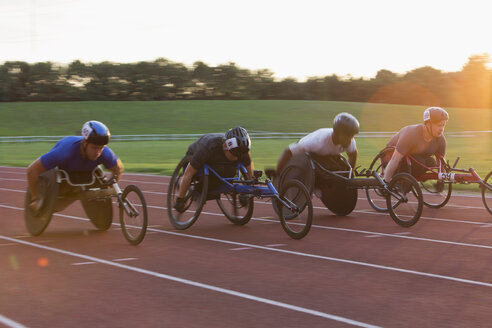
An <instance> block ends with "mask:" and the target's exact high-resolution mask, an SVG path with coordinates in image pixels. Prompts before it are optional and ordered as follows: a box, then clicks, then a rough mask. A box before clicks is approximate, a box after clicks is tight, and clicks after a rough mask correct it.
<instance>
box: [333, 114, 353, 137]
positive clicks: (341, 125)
mask: <svg viewBox="0 0 492 328" xmlns="http://www.w3.org/2000/svg"><path fill="white" fill-rule="evenodd" d="M333 131H334V132H335V133H337V134H338V133H342V134H346V135H351V136H353V135H356V134H357V133H359V121H357V119H356V118H355V117H354V116H352V115H351V114H349V113H340V114H338V115H337V116H336V117H335V119H334V120H333Z"/></svg>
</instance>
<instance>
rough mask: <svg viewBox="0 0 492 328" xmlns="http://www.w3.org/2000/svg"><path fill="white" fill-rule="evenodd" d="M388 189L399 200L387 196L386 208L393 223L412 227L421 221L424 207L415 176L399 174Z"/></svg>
mask: <svg viewBox="0 0 492 328" xmlns="http://www.w3.org/2000/svg"><path fill="white" fill-rule="evenodd" d="M388 189H389V190H390V191H392V192H393V193H395V194H396V195H398V198H396V197H394V196H393V195H391V194H387V198H386V203H387V204H386V206H387V208H389V213H390V215H391V218H392V219H393V221H395V222H396V223H397V224H398V225H399V226H402V227H411V226H413V225H414V224H415V223H417V221H418V220H419V219H420V216H421V215H422V210H423V207H424V204H423V197H422V190H421V189H420V186H419V184H418V182H417V180H415V178H414V177H413V176H411V175H410V174H408V173H398V174H395V175H394V176H393V178H392V179H391V182H390V183H389V184H388Z"/></svg>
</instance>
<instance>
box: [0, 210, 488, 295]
mask: <svg viewBox="0 0 492 328" xmlns="http://www.w3.org/2000/svg"><path fill="white" fill-rule="evenodd" d="M54 215H55V216H61V217H67V218H71V219H76V220H81V221H89V219H87V218H81V217H76V216H71V215H65V214H57V213H55V214H54ZM113 225H119V224H118V223H113ZM334 229H335V230H343V231H350V232H359V233H368V234H375V235H381V236H388V237H395V238H405V239H412V240H421V241H428V242H434V243H442V244H450V245H458V246H466V247H477V248H486V249H492V246H485V245H476V244H465V243H457V242H450V241H445V240H435V239H426V238H417V237H408V236H401V235H392V234H384V233H374V232H367V231H361V230H352V229H342V228H334ZM147 231H154V232H159V233H163V234H169V235H174V236H180V237H186V238H192V239H199V240H206V241H211V242H218V243H222V244H228V245H236V246H240V247H242V248H255V249H262V250H266V251H273V252H279V253H285V254H290V255H296V256H303V257H308V258H315V259H320V260H325V261H334V262H341V263H348V264H354V265H360V266H365V267H371V268H376V269H381V270H388V271H396V272H403V273H408V274H414V275H418V276H425V277H432V278H438V279H444V280H451V281H458V282H464V283H468V284H474V285H481V286H486V287H492V284H489V283H485V282H480V281H474V280H468V279H462V278H456V277H451V276H444V275H438V274H432V273H427V272H420V271H415V270H407V269H401V268H396V267H389V266H384V265H379V264H372V263H367V262H359V261H353V260H346V259H341V258H336V257H329V256H323V255H316V254H309V253H302V252H296V251H289V250H285V249H279V248H272V247H266V246H260V245H254V244H247V243H241V242H235V241H229V240H223V239H216V238H210V237H203V236H196V235H188V234H184V233H179V232H173V231H167V230H160V229H147ZM0 238H2V236H0ZM5 238H8V237H5ZM14 240H17V239H14ZM19 242H20V241H19ZM39 246H41V245H39ZM42 247H48V246H42Z"/></svg>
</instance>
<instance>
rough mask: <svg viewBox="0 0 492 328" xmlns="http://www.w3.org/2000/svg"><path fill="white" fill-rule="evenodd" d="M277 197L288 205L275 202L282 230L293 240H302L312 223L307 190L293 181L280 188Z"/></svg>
mask: <svg viewBox="0 0 492 328" xmlns="http://www.w3.org/2000/svg"><path fill="white" fill-rule="evenodd" d="M279 197H280V199H281V200H282V201H284V202H285V203H286V204H288V206H286V205H284V204H282V203H280V202H279V201H278V200H277V201H276V203H277V204H278V205H277V206H278V209H279V217H280V223H281V225H282V228H283V229H284V231H285V232H286V233H287V234H288V235H289V236H290V237H291V238H293V239H301V238H304V237H305V236H306V235H307V233H308V232H309V230H310V229H311V224H312V222H313V203H312V201H311V195H310V193H309V191H308V189H307V188H306V186H304V184H303V183H302V182H300V181H299V180H297V179H293V180H290V181H287V182H286V183H285V184H284V185H283V186H282V189H281V191H280V195H279Z"/></svg>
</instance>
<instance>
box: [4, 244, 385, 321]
mask: <svg viewBox="0 0 492 328" xmlns="http://www.w3.org/2000/svg"><path fill="white" fill-rule="evenodd" d="M0 239H4V240H7V241H11V242H14V243H20V244H24V245H27V246H31V247H36V248H40V249H43V250H47V251H51V252H55V253H59V254H63V255H67V256H71V257H77V258H81V259H85V260H87V261H88V262H96V263H100V264H105V265H108V266H113V267H117V268H120V269H124V270H128V271H133V272H137V273H141V274H145V275H148V276H152V277H156V278H160V279H165V280H170V281H174V282H177V283H181V284H184V285H188V286H193V287H198V288H202V289H207V290H210V291H214V292H218V293H222V294H226V295H230V296H235V297H238V298H244V299H247V300H251V301H254V302H258V303H264V304H268V305H273V306H276V307H280V308H284V309H288V310H292V311H296V312H301V313H304V314H310V315H313V316H317V317H322V318H325V319H330V320H333V321H338V322H343V323H346V324H349V325H353V326H357V327H367V328H369V327H371V328H372V327H378V326H375V325H371V324H367V323H364V322H360V321H356V320H352V319H348V318H344V317H341V316H337V315H334V314H329V313H325V312H321V311H317V310H312V309H308V308H304V307H300V306H296V305H292V304H288V303H283V302H279V301H275V300H271V299H267V298H263V297H259V296H255V295H251V294H247V293H243V292H238V291H235V290H231V289H226V288H222V287H217V286H213V285H209V284H205V283H201V282H197V281H193V280H188V279H184V278H179V277H176V276H171V275H168V274H164V273H159V272H155V271H150V270H146V269H141V268H137V267H133V266H129V265H125V264H121V263H115V262H112V261H107V260H104V259H100V258H97V257H93V256H89V255H85V254H80V253H75V252H70V251H66V250H63V249H58V248H54V247H48V246H44V245H39V244H36V243H31V242H27V241H24V240H19V239H14V238H10V237H6V236H1V235H0Z"/></svg>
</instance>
